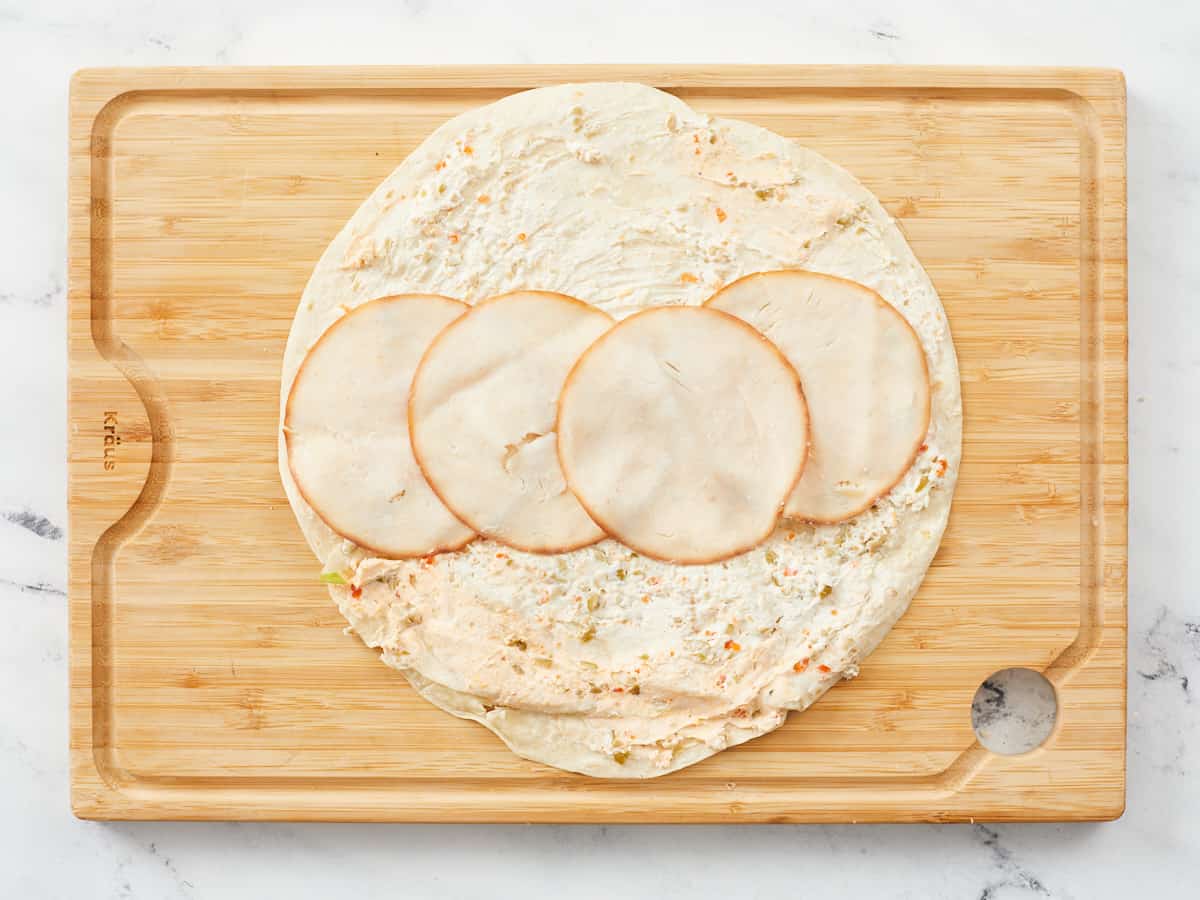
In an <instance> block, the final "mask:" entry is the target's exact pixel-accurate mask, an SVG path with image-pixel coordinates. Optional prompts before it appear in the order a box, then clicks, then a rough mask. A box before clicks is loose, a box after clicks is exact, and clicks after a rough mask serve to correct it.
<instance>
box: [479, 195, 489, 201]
mask: <svg viewBox="0 0 1200 900" xmlns="http://www.w3.org/2000/svg"><path fill="white" fill-rule="evenodd" d="M479 202H480V203H491V202H492V198H491V197H489V196H488V195H487V194H480V195H479Z"/></svg>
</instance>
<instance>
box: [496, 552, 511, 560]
mask: <svg viewBox="0 0 1200 900" xmlns="http://www.w3.org/2000/svg"><path fill="white" fill-rule="evenodd" d="M496 559H508V554H507V553H497V554H496Z"/></svg>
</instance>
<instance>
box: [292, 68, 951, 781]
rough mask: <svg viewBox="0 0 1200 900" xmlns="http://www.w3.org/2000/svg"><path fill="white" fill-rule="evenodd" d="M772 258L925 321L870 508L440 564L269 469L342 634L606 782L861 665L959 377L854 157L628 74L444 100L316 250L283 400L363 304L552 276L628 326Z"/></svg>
mask: <svg viewBox="0 0 1200 900" xmlns="http://www.w3.org/2000/svg"><path fill="white" fill-rule="evenodd" d="M468 149H469V150H470V152H468ZM697 151H698V152H697ZM481 197H486V198H487V202H480V198H481ZM452 237H453V238H454V239H453V240H452V239H451V238H452ZM780 268H805V269H810V270H813V271H817V272H823V273H826V274H830V275H837V276H840V277H845V278H849V279H851V280H853V281H857V282H860V283H862V284H865V285H866V286H867V287H869V288H871V289H872V290H874V291H876V292H877V293H879V294H880V295H881V296H882V297H883V298H884V299H885V300H887V301H888V302H889V303H890V304H891V305H892V306H894V307H895V308H896V309H897V310H898V311H899V312H900V314H901V315H903V316H904V317H905V319H906V320H907V321H908V322H909V324H910V325H912V327H913V329H914V330H915V331H916V333H917V335H918V336H919V337H920V339H921V345H922V348H923V349H924V351H925V355H926V357H927V359H928V363H929V371H930V383H931V389H932V403H931V409H932V414H931V418H930V426H929V433H928V434H927V435H926V440H925V442H924V443H925V449H924V450H922V451H921V452H920V453H919V454H918V455H917V458H916V459H915V460H914V462H913V465H912V467H911V468H910V470H909V472H908V473H906V474H905V476H904V477H903V478H902V479H901V480H900V482H899V483H898V484H897V485H896V486H895V488H893V489H892V491H890V492H889V493H888V494H886V495H885V496H884V497H882V498H881V499H880V500H879V502H878V503H876V504H875V505H874V506H873V507H872V508H871V509H870V510H868V511H866V512H864V513H863V514H861V515H860V516H857V517H856V518H854V519H853V520H851V521H849V522H846V523H843V524H841V525H837V526H812V527H809V526H804V527H797V528H790V527H789V526H787V525H782V526H781V527H780V528H779V529H777V530H776V532H775V533H774V534H772V535H771V536H770V537H768V538H767V539H766V540H765V541H764V542H763V544H761V545H760V546H759V547H757V548H755V549H754V550H751V551H748V552H747V553H744V554H741V555H740V556H736V557H733V558H732V559H729V560H727V561H725V562H722V563H716V564H712V565H705V566H673V565H670V564H667V563H660V562H657V561H654V560H649V559H646V558H644V557H634V556H632V555H631V551H629V550H628V549H627V548H624V547H622V546H621V545H619V544H617V543H616V542H614V541H601V542H600V543H598V544H595V545H594V546H591V547H587V548H584V549H581V550H576V551H572V552H569V553H564V554H559V555H544V554H530V553H522V552H521V551H515V550H509V549H508V548H505V547H503V546H502V545H499V544H497V543H496V542H494V541H490V540H486V539H477V540H475V541H472V542H471V543H470V544H468V545H467V546H466V547H465V548H463V549H462V550H460V551H457V552H454V553H444V554H441V555H439V556H436V557H434V558H433V559H432V560H431V561H430V563H429V564H428V565H425V564H422V563H416V562H413V563H405V562H401V563H389V562H386V561H381V560H373V559H371V558H370V554H368V553H365V552H364V551H362V549H361V548H358V547H356V546H354V545H352V544H350V543H349V542H346V541H344V540H342V539H341V538H339V537H338V536H337V535H335V534H333V533H332V532H331V531H330V530H329V529H328V528H327V527H326V526H325V525H324V524H323V523H322V522H321V521H320V520H319V519H318V518H317V517H316V516H315V515H314V514H313V512H312V510H311V509H310V508H309V507H308V505H307V504H306V503H305V502H304V499H303V497H302V496H301V495H300V494H299V492H298V491H297V490H296V487H295V485H294V483H293V482H292V480H291V478H290V475H289V473H288V472H287V470H286V466H282V467H281V476H282V478H283V481H284V487H285V489H286V490H287V492H288V497H289V500H290V502H291V504H292V507H293V510H294V511H295V513H296V516H297V519H298V521H299V522H300V525H301V528H302V529H303V531H304V533H305V535H306V537H307V538H308V540H309V543H310V544H311V545H312V547H313V550H314V552H315V553H316V554H317V556H318V557H319V559H320V560H321V561H322V563H324V564H325V565H327V566H330V567H334V568H338V569H342V570H345V571H347V572H349V573H350V574H352V575H353V577H354V578H355V579H358V581H359V583H360V584H361V585H362V593H361V596H359V597H357V598H356V597H354V596H353V593H352V592H351V591H349V590H347V589H345V588H342V587H338V586H334V587H332V588H331V594H332V595H333V598H334V600H335V602H337V604H338V607H339V609H340V610H341V612H342V614H343V615H344V616H345V617H346V619H347V620H348V622H349V623H350V626H351V628H352V629H353V630H354V631H355V632H356V633H357V634H358V635H359V636H360V637H361V638H362V640H363V641H364V642H365V643H366V644H367V645H368V646H371V647H375V648H378V649H379V650H380V652H381V656H382V658H383V660H384V661H385V662H386V663H387V664H389V665H391V666H394V667H396V668H398V669H400V670H401V671H403V672H405V673H406V674H407V675H408V677H409V678H410V680H411V681H413V683H414V684H415V685H417V686H418V689H420V690H421V691H422V693H423V694H425V696H427V697H429V698H430V699H431V700H432V701H433V702H435V703H437V704H438V705H440V706H442V707H443V708H445V709H448V710H450V711H452V712H454V713H455V714H456V715H461V716H463V717H466V718H473V719H476V720H477V721H481V722H482V723H483V724H485V725H486V726H487V727H488V728H490V729H492V730H493V731H495V732H496V733H497V734H498V735H500V736H501V737H502V738H503V740H504V741H505V742H506V743H507V744H508V745H509V746H510V747H512V748H513V749H514V751H515V752H517V753H519V754H521V755H523V756H526V757H528V758H530V759H534V760H538V761H541V762H545V763H548V764H550V765H555V766H558V767H560V768H564V769H569V770H572V771H577V772H582V773H585V774H590V775H597V776H603V777H628V778H647V777H654V776H659V775H662V774H664V773H667V772H671V771H674V770H675V769H678V768H680V767H682V766H685V765H690V764H692V763H695V762H697V761H698V760H701V759H703V758H705V757H707V756H710V755H712V754H713V753H716V752H718V751H720V750H722V749H724V748H726V747H731V746H733V745H734V744H737V743H740V742H741V741H743V740H746V739H748V738H749V737H753V736H754V735H757V734H762V733H765V732H767V731H770V730H771V729H773V728H776V727H778V726H779V724H780V723H781V722H782V721H783V720H784V718H785V717H786V715H787V712H788V711H789V710H800V709H804V708H805V707H807V706H808V705H810V704H811V703H813V702H814V701H815V700H816V699H817V698H818V697H820V695H821V694H822V693H823V692H824V691H825V690H827V689H828V688H829V687H830V686H832V685H833V684H835V683H836V682H837V681H838V680H839V679H841V678H843V677H850V676H852V675H853V674H854V673H855V672H856V671H857V667H858V665H859V663H860V662H861V661H862V660H863V659H865V658H866V656H867V655H868V654H869V653H870V652H871V650H873V649H874V648H875V646H876V645H877V644H878V642H879V641H880V640H881V639H882V638H883V636H884V635H885V634H886V633H887V631H888V629H889V628H890V627H891V626H892V624H893V623H894V622H895V621H896V619H897V618H899V617H900V615H901V614H902V613H903V612H904V610H905V608H906V607H907V606H908V603H909V601H910V600H911V599H912V597H913V595H914V594H915V593H916V590H917V587H918V585H919V584H920V582H921V579H922V577H923V576H924V573H925V570H926V568H927V566H928V565H929V561H930V559H931V558H932V557H933V554H934V551H935V550H936V549H937V545H938V541H939V540H940V538H941V534H942V531H943V529H944V528H945V525H946V520H947V517H948V514H949V509H950V500H951V496H952V493H953V487H954V482H955V478H956V476H957V472H958V464H959V454H960V446H961V401H960V394H959V380H958V368H957V363H956V360H955V356H954V348H953V344H952V343H951V339H950V333H949V329H948V326H947V322H946V317H945V313H944V311H943V310H942V306H941V304H940V302H939V301H938V298H937V294H936V293H935V291H934V289H933V286H932V284H931V283H930V281H929V279H928V277H927V276H926V274H925V272H924V271H923V270H922V269H921V266H920V264H919V263H918V262H917V260H916V257H915V256H914V255H913V253H912V251H911V250H910V249H909V248H908V246H907V244H906V243H905V241H904V238H903V236H902V235H901V234H900V231H899V230H898V228H897V227H896V225H895V223H894V222H893V221H892V220H891V218H890V217H889V216H888V215H887V213H886V212H885V211H884V210H883V208H882V207H881V206H880V205H879V202H878V201H877V200H876V199H875V197H874V196H873V195H872V194H871V193H870V192H869V191H867V190H866V189H865V188H864V187H863V186H862V185H861V184H859V183H858V182H857V181H856V180H855V179H854V178H853V177H852V176H851V175H849V174H848V173H847V172H845V171H844V170H842V169H840V168H838V167H837V166H836V165H834V164H833V163H831V162H830V161H829V160H827V159H825V158H824V157H821V156H820V155H818V154H816V153H813V152H812V151H810V150H807V149H805V148H803V147H801V146H799V145H797V144H795V143H793V142H792V141H789V140H786V139H785V138H783V137H781V136H779V135H777V134H773V133H771V132H769V131H766V130H765V129H762V128H759V127H756V126H753V125H749V124H747V123H744V122H737V121H732V120H722V119H713V118H710V117H708V116H705V115H703V114H701V113H698V112H696V111H695V110H692V109H691V108H689V107H688V106H687V105H686V104H684V103H682V102H681V101H680V100H678V99H677V98H675V97H673V96H671V95H669V94H665V93H662V92H659V91H656V90H654V89H652V88H648V87H644V86H641V85H633V84H586V85H563V86H560V87H553V88H545V89H540V90H537V91H529V92H525V93H521V94H516V95H513V96H511V97H507V98H505V99H504V100H501V101H499V102H498V103H495V104H492V105H489V106H486V107H481V108H479V109H476V110H473V111H471V112H468V113H466V114H465V115H463V116H459V117H457V118H455V119H453V120H451V121H450V122H448V123H446V124H445V125H443V126H442V127H441V128H439V129H438V130H437V131H436V132H434V133H433V134H432V135H431V136H430V137H429V138H428V139H427V140H426V141H425V142H424V143H423V144H422V145H421V146H420V147H418V148H417V149H416V150H415V151H414V152H413V153H412V154H411V155H410V156H409V157H408V158H407V159H406V160H405V161H404V162H403V163H402V164H401V165H400V166H399V168H397V169H396V171H395V172H393V173H392V175H391V176H389V177H388V178H387V179H386V180H385V181H384V182H383V184H381V185H380V186H379V188H378V189H377V190H376V191H375V192H374V193H373V194H372V196H371V197H370V198H369V199H368V200H367V201H366V202H365V203H364V204H363V206H362V207H361V208H360V209H359V211H358V212H357V213H355V215H354V216H353V217H352V218H351V220H350V222H349V223H348V224H347V226H346V227H345V228H344V229H343V230H342V232H341V233H340V234H339V235H338V236H337V237H336V238H335V239H334V241H333V242H332V243H331V245H330V246H329V248H328V250H327V251H326V253H325V254H324V256H323V257H322V259H321V261H320V262H319V263H318V265H317V267H316V269H315V270H314V272H313V276H312V279H311V280H310V282H309V285H308V287H307V288H306V289H305V292H304V296H303V297H302V299H301V302H300V307H299V309H298V311H297V314H296V318H295V320H294V322H293V326H292V331H291V334H290V336H289V339H288V346H287V350H286V352H285V355H284V365H283V379H282V395H283V397H286V395H287V391H288V389H289V387H290V384H291V380H292V378H293V377H294V375H295V372H296V369H297V367H298V366H299V364H300V361H301V359H302V358H303V356H304V354H305V352H306V351H307V349H308V348H309V347H310V346H311V344H312V343H313V342H314V341H315V340H316V338H317V336H318V335H319V334H320V333H321V332H322V331H323V330H324V328H325V327H326V326H327V325H328V324H329V323H330V321H332V320H333V319H334V318H336V317H338V316H339V315H341V310H340V306H341V305H342V304H345V305H347V306H351V307H354V306H357V305H359V304H361V303H362V302H364V301H365V300H367V299H369V298H370V297H372V296H379V295H382V294H388V293H398V292H404V291H423V292H434V293H441V294H446V295H449V296H455V297H461V298H463V299H465V300H467V301H469V302H477V301H478V300H481V299H483V298H485V297H489V296H493V295H496V294H502V293H505V292H508V291H513V290H520V289H537V290H548V291H557V292H561V293H566V294H570V295H573V296H578V297H581V298H583V299H586V300H587V301H588V302H590V303H592V304H593V305H595V306H596V307H597V308H599V309H603V310H605V311H606V312H608V313H609V314H611V315H613V316H614V317H615V318H618V319H620V318H624V317H625V316H627V315H629V314H631V313H633V312H636V311H638V310H640V309H644V308H647V307H649V306H660V305H677V304H689V305H699V304H701V303H702V302H703V301H704V300H705V299H707V298H708V297H709V296H711V295H712V293H713V292H714V291H716V290H717V289H718V288H719V287H721V286H722V285H725V284H728V283H730V282H732V281H734V280H736V279H737V278H740V277H742V276H744V275H747V274H750V273H753V272H762V271H768V270H772V269H780ZM281 412H282V404H281ZM281 447H282V435H281ZM502 557H503V558H502ZM789 573H790V574H789ZM585 588H586V589H587V590H585ZM602 588H603V593H601V589H602ZM835 611H836V613H837V614H836V615H835V614H834V612H835ZM733 616H736V618H737V621H736V622H734V621H732V618H733ZM414 617H419V619H420V621H419V623H418V622H415V621H414ZM731 626H732V629H733V632H732V633H727V630H728V629H729V628H730V627H731ZM707 632H712V634H711V635H710V634H708V633H707ZM585 638H588V639H587V640H584V639H585ZM726 643H728V644H729V645H730V646H729V647H728V648H727V647H726V646H725V645H726ZM735 646H736V647H737V648H738V649H734V647H735ZM522 647H524V649H521V648H522ZM643 657H644V658H643ZM806 661H807V662H806ZM547 663H548V664H547ZM514 666H517V667H519V668H520V669H521V674H518V673H517V672H516V670H515V669H514V668H513V667H514ZM825 669H827V670H828V671H824V670H825ZM635 686H636V687H637V688H638V692H637V693H636V694H635V693H633V688H634V687H635ZM593 688H594V689H595V690H596V691H597V692H596V693H593ZM617 688H620V689H621V690H620V691H617Z"/></svg>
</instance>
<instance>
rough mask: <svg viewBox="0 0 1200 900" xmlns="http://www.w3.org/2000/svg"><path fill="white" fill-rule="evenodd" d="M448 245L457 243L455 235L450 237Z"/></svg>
mask: <svg viewBox="0 0 1200 900" xmlns="http://www.w3.org/2000/svg"><path fill="white" fill-rule="evenodd" d="M450 243H452V244H457V243H458V235H457V234H452V235H450Z"/></svg>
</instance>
